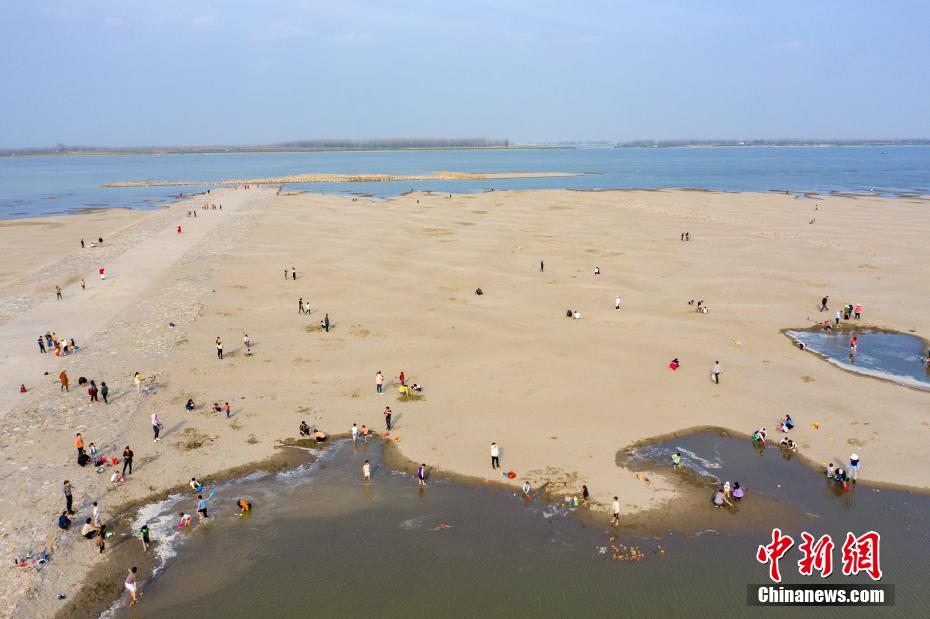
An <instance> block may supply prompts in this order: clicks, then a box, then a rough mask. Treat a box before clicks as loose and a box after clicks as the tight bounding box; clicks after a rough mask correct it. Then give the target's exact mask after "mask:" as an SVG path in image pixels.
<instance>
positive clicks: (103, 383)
mask: <svg viewBox="0 0 930 619" xmlns="http://www.w3.org/2000/svg"><path fill="white" fill-rule="evenodd" d="M109 393H110V388H109V387H107V383H106V381H100V397H101V398H103V403H104V404H109V402H108V401H107V395H109Z"/></svg>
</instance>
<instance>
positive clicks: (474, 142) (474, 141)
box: [0, 138, 511, 155]
mask: <svg viewBox="0 0 930 619" xmlns="http://www.w3.org/2000/svg"><path fill="white" fill-rule="evenodd" d="M509 146H511V143H510V140H507V139H491V138H376V139H367V140H346V139H317V140H294V141H290V142H276V143H273V144H254V145H227V146H131V147H129V146H127V147H118V146H69V145H66V144H57V145H55V146H54V147H51V148H19V149H0V154H3V155H43V154H49V155H54V154H57V155H67V154H80V153H100V154H106V153H141V154H178V153H230V152H250V151H251V152H262V151H289V150H290V151H302V150H391V149H394V150H396V149H417V148H421V149H431V148H506V147H509Z"/></svg>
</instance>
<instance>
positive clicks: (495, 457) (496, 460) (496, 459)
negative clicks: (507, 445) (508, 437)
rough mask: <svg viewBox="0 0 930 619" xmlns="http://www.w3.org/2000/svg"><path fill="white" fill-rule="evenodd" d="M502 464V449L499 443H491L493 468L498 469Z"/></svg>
mask: <svg viewBox="0 0 930 619" xmlns="http://www.w3.org/2000/svg"><path fill="white" fill-rule="evenodd" d="M500 466H501V450H500V448H499V447H498V446H497V443H491V468H492V469H497V468H500Z"/></svg>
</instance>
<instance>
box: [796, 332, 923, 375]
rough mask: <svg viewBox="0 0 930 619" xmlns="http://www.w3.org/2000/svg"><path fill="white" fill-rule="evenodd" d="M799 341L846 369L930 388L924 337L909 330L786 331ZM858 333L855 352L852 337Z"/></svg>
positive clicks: (810, 349) (808, 348)
mask: <svg viewBox="0 0 930 619" xmlns="http://www.w3.org/2000/svg"><path fill="white" fill-rule="evenodd" d="M785 333H786V335H788V336H789V337H791V338H792V339H793V340H794V341H795V342H800V343H803V344H804V347H805V348H806V349H807V350H809V351H811V352H813V353H816V354H818V355H821V356H822V357H824V358H825V359H827V360H828V361H829V362H830V363H833V364H835V365H837V366H839V367H841V368H843V369H844V370H849V371H851V372H857V373H860V374H867V375H869V376H875V377H878V378H883V379H886V380H891V381H894V382H897V383H901V384H904V385H907V386H909V387H917V388H921V389H930V367H928V366H927V357H926V355H927V348H926V346H925V345H924V342H923V340H921V339H920V338H918V337H915V336H913V335H908V334H907V333H886V332H882V331H872V330H869V329H864V330H862V331H850V330H849V329H843V330H838V331H786V332H785ZM853 335H858V337H859V340H858V344H857V350H856V352H855V354H850V352H851V351H850V345H849V344H850V339H851V338H852V337H853Z"/></svg>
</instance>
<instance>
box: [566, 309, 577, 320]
mask: <svg viewBox="0 0 930 619" xmlns="http://www.w3.org/2000/svg"><path fill="white" fill-rule="evenodd" d="M574 315H575V312H573V311H572V310H570V309H568V310H565V317H566V318H571V317H572V316H574Z"/></svg>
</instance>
